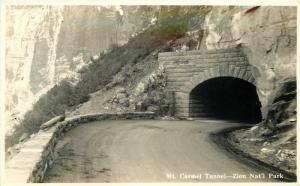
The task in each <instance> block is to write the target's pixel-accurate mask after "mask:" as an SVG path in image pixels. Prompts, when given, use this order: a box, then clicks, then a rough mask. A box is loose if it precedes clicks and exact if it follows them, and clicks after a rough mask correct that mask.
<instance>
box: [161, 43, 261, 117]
mask: <svg viewBox="0 0 300 186" xmlns="http://www.w3.org/2000/svg"><path fill="white" fill-rule="evenodd" d="M158 61H159V63H160V65H162V66H163V67H164V68H165V71H166V74H167V89H168V90H169V91H170V92H174V103H173V105H174V115H175V116H178V117H183V118H186V117H190V115H189V109H190V108H189V99H190V98H189V94H190V92H191V91H192V90H193V89H194V88H195V87H196V86H198V85H199V84H201V83H202V82H205V81H207V80H209V79H212V78H216V77H233V78H238V79H242V80H244V81H246V82H249V83H251V84H253V85H254V86H255V85H256V82H255V78H254V76H253V74H252V70H251V69H252V67H251V65H249V63H248V61H247V59H246V57H245V55H244V54H243V52H242V50H241V48H239V47H236V48H228V49H220V50H208V51H204V52H203V51H183V52H165V53H160V54H159V58H158Z"/></svg>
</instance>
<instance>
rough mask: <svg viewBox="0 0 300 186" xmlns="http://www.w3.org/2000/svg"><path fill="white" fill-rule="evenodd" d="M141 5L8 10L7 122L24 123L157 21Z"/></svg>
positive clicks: (12, 7) (11, 7) (21, 7)
mask: <svg viewBox="0 0 300 186" xmlns="http://www.w3.org/2000/svg"><path fill="white" fill-rule="evenodd" d="M151 10H152V9H150V10H149V11H148V12H146V13H144V14H140V12H143V11H142V8H141V7H139V6H132V7H120V6H7V10H6V82H7V83H6V90H7V94H6V100H7V101H6V114H7V116H8V117H6V119H7V121H6V123H9V125H7V130H9V129H11V127H12V126H13V124H18V123H19V122H20V120H21V119H22V117H23V115H24V113H26V112H27V111H28V110H30V109H31V108H32V104H33V103H35V102H36V101H37V100H38V99H39V98H40V97H41V95H43V94H45V93H46V92H47V91H48V90H49V89H51V88H52V87H53V86H54V85H55V84H57V83H58V82H60V81H61V80H62V79H65V78H67V79H69V80H71V81H73V82H76V81H77V80H78V78H79V75H78V71H79V70H80V69H81V68H82V67H84V66H87V65H88V62H89V59H90V57H91V56H94V55H95V57H96V58H97V56H99V55H100V53H102V54H103V52H105V51H107V50H108V49H109V48H110V47H111V46H112V45H123V44H124V43H126V42H127V41H128V39H129V38H130V37H131V35H132V34H135V33H137V32H139V31H141V30H142V29H145V28H146V27H147V25H149V24H151V20H152V21H153V20H154V14H153V12H151Z"/></svg>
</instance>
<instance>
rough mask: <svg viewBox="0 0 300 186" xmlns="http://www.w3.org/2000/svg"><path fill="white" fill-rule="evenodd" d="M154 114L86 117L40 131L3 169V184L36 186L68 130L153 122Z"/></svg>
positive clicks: (90, 115) (66, 120)
mask: <svg viewBox="0 0 300 186" xmlns="http://www.w3.org/2000/svg"><path fill="white" fill-rule="evenodd" d="M153 118H155V114H154V113H153V112H132V113H117V114H88V115H79V116H74V117H70V118H66V119H65V120H64V121H61V122H58V123H57V124H55V125H53V126H51V127H49V128H47V129H43V130H40V131H39V132H38V133H37V134H36V135H35V136H34V137H32V138H31V139H29V140H28V141H26V142H25V143H24V144H23V146H22V148H21V149H20V152H19V153H18V154H17V155H16V156H14V157H13V158H12V159H11V160H10V161H9V162H7V163H6V167H5V182H6V183H16V182H18V183H26V182H33V183H39V182H42V181H43V179H44V175H45V173H46V171H47V169H48V168H49V167H50V166H51V165H52V163H53V161H54V159H55V157H56V156H57V155H56V152H55V150H54V149H55V145H56V143H57V141H58V140H60V138H61V137H62V136H63V135H64V133H66V132H67V131H69V130H70V129H72V128H73V127H76V126H77V125H78V124H82V123H87V122H91V121H97V120H118V119H153Z"/></svg>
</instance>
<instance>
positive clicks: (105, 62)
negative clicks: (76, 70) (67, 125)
mask: <svg viewBox="0 0 300 186" xmlns="http://www.w3.org/2000/svg"><path fill="white" fill-rule="evenodd" d="M187 10H188V8H187V7H184V8H180V7H168V8H167V10H165V11H164V10H159V11H158V12H157V17H158V22H157V24H156V25H152V26H150V27H149V28H148V29H146V30H145V31H143V32H142V33H139V34H138V35H137V36H136V37H133V38H131V39H130V40H129V42H128V43H127V44H126V45H124V46H121V47H118V46H112V47H111V49H110V51H109V52H108V53H106V54H103V55H102V56H101V58H100V59H99V60H98V61H95V62H93V63H91V64H90V65H89V66H88V68H86V69H84V70H81V71H80V80H79V82H78V83H77V84H76V85H75V86H74V85H72V84H71V83H69V82H68V81H62V82H60V83H59V84H58V85H55V86H54V87H53V88H52V89H51V90H50V91H48V92H47V93H46V94H45V95H43V96H42V97H41V98H40V99H39V101H38V102H36V103H35V104H34V106H33V109H32V110H30V111H29V112H27V113H26V114H25V117H24V120H23V121H22V122H21V124H20V125H19V126H17V127H16V129H15V132H14V133H13V135H11V136H7V137H6V149H7V148H8V147H10V146H12V145H14V144H16V143H18V140H19V138H20V136H21V135H22V134H23V133H28V134H32V133H35V132H37V131H38V130H39V127H40V125H41V124H43V123H44V122H46V121H47V120H49V119H51V118H53V117H54V116H57V115H60V114H63V113H64V112H65V110H66V109H67V108H70V107H73V106H76V105H78V104H80V103H83V102H86V101H87V100H88V99H89V94H90V93H92V92H95V91H97V90H100V89H101V88H103V87H104V86H105V85H106V84H108V83H109V82H111V81H112V79H113V76H114V75H115V74H117V73H118V72H119V71H120V70H121V69H122V67H123V66H125V65H130V64H132V65H133V64H135V63H137V62H138V61H141V60H143V59H144V58H145V57H147V56H148V55H149V54H150V53H151V52H153V51H154V50H155V49H158V48H164V50H168V47H169V46H170V42H172V41H175V40H176V39H178V38H180V37H182V36H184V35H185V34H186V32H187V31H188V29H190V28H191V27H192V26H191V24H192V25H194V26H195V25H199V24H201V22H197V21H196V22H195V20H198V21H199V20H202V21H203V20H204V16H205V14H206V13H207V12H208V11H207V9H201V8H200V9H197V10H195V11H187ZM192 18H193V19H192ZM190 20H191V21H192V22H193V21H194V23H192V22H191V21H190Z"/></svg>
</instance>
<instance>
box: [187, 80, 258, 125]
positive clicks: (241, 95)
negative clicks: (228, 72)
mask: <svg viewBox="0 0 300 186" xmlns="http://www.w3.org/2000/svg"><path fill="white" fill-rule="evenodd" d="M189 104H190V105H189V116H190V117H194V118H203V117H204V118H214V119H225V120H232V121H243V122H251V123H258V122H260V121H261V111H260V107H261V104H260V101H259V98H258V96H257V93H256V87H255V86H254V85H253V84H251V83H249V82H247V81H245V80H242V79H239V78H233V77H217V78H212V79H209V80H206V81H204V82H202V83H200V84H199V85H198V86H196V87H195V88H194V89H193V90H192V91H191V92H190V102H189Z"/></svg>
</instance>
